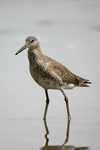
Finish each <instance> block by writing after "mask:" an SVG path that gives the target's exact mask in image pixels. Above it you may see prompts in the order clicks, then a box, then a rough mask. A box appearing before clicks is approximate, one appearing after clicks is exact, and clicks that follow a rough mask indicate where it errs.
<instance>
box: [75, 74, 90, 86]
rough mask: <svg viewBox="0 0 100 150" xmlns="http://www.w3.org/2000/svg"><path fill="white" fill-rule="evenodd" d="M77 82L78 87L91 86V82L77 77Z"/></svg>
mask: <svg viewBox="0 0 100 150" xmlns="http://www.w3.org/2000/svg"><path fill="white" fill-rule="evenodd" d="M76 78H77V80H78V81H79V86H80V87H89V85H88V84H91V83H92V82H90V81H89V80H87V79H84V78H81V77H79V76H77V77H76Z"/></svg>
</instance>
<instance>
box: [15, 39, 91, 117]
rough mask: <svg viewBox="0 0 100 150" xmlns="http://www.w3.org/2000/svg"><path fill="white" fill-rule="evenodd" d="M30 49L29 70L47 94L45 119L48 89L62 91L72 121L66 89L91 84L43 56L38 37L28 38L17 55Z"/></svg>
mask: <svg viewBox="0 0 100 150" xmlns="http://www.w3.org/2000/svg"><path fill="white" fill-rule="evenodd" d="M26 48H29V49H28V59H29V68H30V74H31V76H32V78H33V79H34V80H35V81H36V83H37V84H39V85H40V86H41V87H43V88H44V90H45V94H46V106H45V111H44V119H46V114H47V109H48V105H49V96H48V89H57V90H60V91H61V92H62V94H63V96H64V99H65V102H66V108H67V114H68V119H70V118H71V117H70V111H69V104H68V98H67V96H66V94H65V92H64V89H73V88H74V87H89V86H88V85H87V84H89V83H91V82H89V80H87V79H83V78H81V77H79V76H77V75H75V74H73V73H72V72H71V71H70V70H68V69H67V68H66V67H65V66H63V65H62V64H60V63H59V62H57V61H55V60H53V59H51V58H49V57H48V56H45V55H43V54H42V52H41V49H40V44H39V42H38V40H37V39H36V37H34V36H29V37H27V38H26V43H25V44H24V45H23V47H21V48H20V50H19V51H18V52H17V53H16V54H15V55H17V54H18V53H20V52H22V51H23V50H24V49H26Z"/></svg>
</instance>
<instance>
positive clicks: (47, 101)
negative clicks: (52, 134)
mask: <svg viewBox="0 0 100 150" xmlns="http://www.w3.org/2000/svg"><path fill="white" fill-rule="evenodd" d="M45 94H46V106H45V111H44V117H43V119H46V114H47V110H48V105H49V96H48V91H47V90H45Z"/></svg>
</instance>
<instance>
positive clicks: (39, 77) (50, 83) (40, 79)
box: [30, 67, 60, 89]
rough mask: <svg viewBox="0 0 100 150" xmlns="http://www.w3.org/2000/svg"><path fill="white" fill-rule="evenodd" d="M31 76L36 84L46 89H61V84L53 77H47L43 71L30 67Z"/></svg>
mask: <svg viewBox="0 0 100 150" xmlns="http://www.w3.org/2000/svg"><path fill="white" fill-rule="evenodd" d="M30 74H31V76H32V78H33V79H34V80H35V82H36V83H37V84H38V85H40V86H41V87H43V88H44V89H60V86H59V83H57V82H56V81H54V80H53V79H52V77H48V76H46V75H45V74H44V73H43V72H42V71H39V70H37V69H35V68H33V67H30Z"/></svg>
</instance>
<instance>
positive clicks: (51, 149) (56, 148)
mask: <svg viewBox="0 0 100 150" xmlns="http://www.w3.org/2000/svg"><path fill="white" fill-rule="evenodd" d="M43 121H44V126H45V130H46V134H45V139H46V142H45V146H44V147H42V148H41V149H40V150H62V149H63V150H87V149H88V147H75V146H73V145H67V146H65V144H67V143H68V139H69V129H70V120H69V119H68V122H67V131H66V139H65V140H64V143H63V144H62V145H50V146H49V145H48V143H49V138H48V134H49V129H48V126H47V122H46V120H43Z"/></svg>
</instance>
